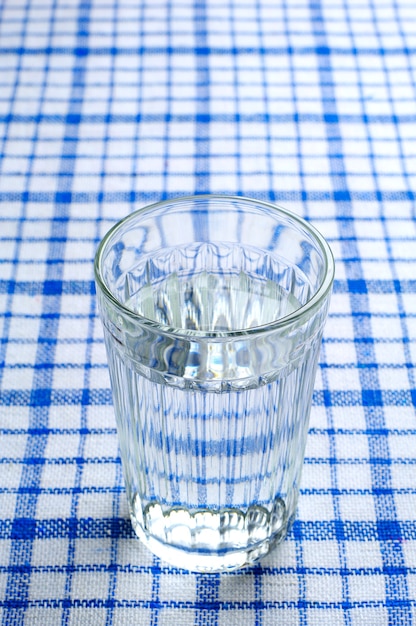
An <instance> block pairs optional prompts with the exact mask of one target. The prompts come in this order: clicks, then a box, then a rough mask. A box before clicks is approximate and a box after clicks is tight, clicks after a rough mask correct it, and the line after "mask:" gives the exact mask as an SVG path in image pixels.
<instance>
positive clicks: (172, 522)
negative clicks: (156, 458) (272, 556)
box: [132, 498, 293, 572]
mask: <svg viewBox="0 0 416 626" xmlns="http://www.w3.org/2000/svg"><path fill="white" fill-rule="evenodd" d="M139 517H142V520H139V519H138V518H137V517H136V516H135V515H134V514H132V525H133V528H134V530H135V532H136V534H137V536H138V537H139V539H141V541H142V542H143V543H144V544H145V545H146V546H147V548H148V549H149V550H150V551H151V552H153V553H154V554H156V556H158V557H159V558H161V559H162V560H164V561H166V562H167V563H170V564H171V565H174V566H175V567H178V568H182V569H186V570H189V571H195V572H223V571H231V570H235V569H239V568H242V567H246V566H249V565H252V564H254V563H255V562H256V561H258V560H259V559H260V558H262V557H264V556H265V555H266V554H268V553H269V552H270V551H271V550H272V549H273V548H274V547H275V546H276V545H277V544H278V543H280V542H281V541H282V540H283V539H284V538H285V536H286V534H287V531H288V528H289V527H290V525H291V521H292V518H293V516H291V518H290V519H289V518H288V517H287V512H286V507H285V504H284V502H283V500H281V499H280V498H279V499H277V500H276V502H275V504H274V507H273V510H272V511H271V512H268V511H267V509H265V508H264V507H262V506H252V507H250V508H249V509H248V510H247V511H246V512H245V513H244V512H243V511H240V510H238V509H231V508H229V509H223V510H219V511H213V510H209V509H206V510H196V511H195V510H193V511H189V510H187V509H185V508H183V507H174V508H171V509H168V510H165V511H163V509H162V507H161V506H160V505H159V504H157V503H152V504H151V505H149V506H147V507H146V510H145V512H144V515H143V516H140V514H139Z"/></svg>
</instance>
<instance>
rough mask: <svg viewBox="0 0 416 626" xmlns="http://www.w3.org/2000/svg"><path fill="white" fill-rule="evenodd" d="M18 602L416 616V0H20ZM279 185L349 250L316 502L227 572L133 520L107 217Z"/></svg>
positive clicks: (2, 185)
mask: <svg viewBox="0 0 416 626" xmlns="http://www.w3.org/2000/svg"><path fill="white" fill-rule="evenodd" d="M0 19H1V28H0V65H1V69H0V154H1V161H0V328H1V331H0V336H1V338H2V339H1V357H0V366H1V369H0V382H1V395H0V468H1V469H0V624H2V626H6V625H7V626H11V625H12V624H13V625H20V624H25V625H30V626H37V625H42V626H49V625H54V626H56V625H71V626H74V625H82V626H88V625H94V626H110V625H117V626H119V625H120V626H122V625H129V626H130V625H135V626H147V625H148V626H168V625H172V624H175V625H177V626H222V625H226V626H236V625H238V626H240V625H241V624H244V625H247V626H272V625H273V626H274V625H276V624H282V625H284V626H292V625H304V626H306V625H307V626H310V625H317V626H318V625H319V626H322V625H330V626H338V625H345V626H359V625H360V626H361V625H362V626H364V625H365V626H368V625H371V626H383V625H409V624H413V623H416V417H415V404H416V390H415V359H416V279H415V269H416V265H415V261H416V245H415V235H416V225H415V193H416V103H415V102H416V8H415V5H414V0H377V1H376V0H194V1H192V0H3V2H2V3H1V4H0ZM195 193H196V194H199V193H221V194H223V193H227V194H236V195H244V196H250V197H254V198H259V199H265V200H271V201H273V202H276V203H277V204H280V205H283V206H285V207H286V208H288V209H290V210H292V211H294V212H296V213H298V214H299V215H301V216H303V217H304V218H306V219H307V220H310V221H311V222H312V223H313V224H314V225H315V226H316V227H317V228H318V229H319V230H320V231H321V232H322V233H323V235H324V236H325V237H326V238H327V239H328V241H329V243H330V245H331V247H332V249H333V251H334V254H335V257H336V262H337V272H336V280H335V284H334V293H333V297H332V302H331V310H330V316H329V320H328V324H327V326H326V329H325V334H324V341H323V346H322V351H321V357H320V364H319V371H318V375H317V380H316V386H315V392H314V396H313V407H312V415H311V421H310V430H309V435H308V443H307V450H306V458H305V463H304V470H303V477H302V486H301V494H300V500H299V508H298V514H297V518H296V520H295V523H294V526H293V528H292V530H291V532H290V534H289V536H288V537H287V539H286V541H285V542H284V543H283V544H282V546H281V547H280V548H279V549H278V550H276V551H275V552H273V553H272V554H270V555H269V556H268V557H267V558H264V559H263V560H262V561H260V562H259V564H257V565H256V566H255V567H252V568H248V569H245V570H241V571H237V572H234V573H227V574H197V573H189V572H185V571H181V570H176V569H174V568H173V567H170V566H168V565H167V564H166V563H164V562H162V561H160V560H159V559H158V558H156V557H153V556H152V555H151V554H150V553H149V552H148V551H147V550H146V549H145V548H144V547H143V546H142V545H141V543H140V542H139V541H138V540H137V539H135V536H134V534H133V531H132V529H131V526H130V522H129V519H128V512H127V505H126V497H125V492H124V486H123V478H122V471H121V465H120V457H119V450H118V444H117V434H116V429H115V421H114V414H113V408H112V402H111V393H110V386H109V377H108V370H107V365H106V356H105V350H104V344H103V335H102V330H101V326H100V323H99V320H98V317H97V311H96V302H95V290H94V284H93V257H94V252H95V249H96V247H97V244H98V242H99V240H100V238H101V237H102V236H103V235H104V233H105V232H106V231H107V230H108V229H109V228H110V227H111V226H112V225H113V224H114V223H115V222H116V221H117V220H118V219H120V218H121V217H123V216H125V215H127V214H128V213H130V212H131V211H132V210H134V209H135V208H138V207H140V206H144V205H146V204H148V203H150V202H153V201H158V200H161V199H163V198H170V197H175V196H180V195H186V194H195Z"/></svg>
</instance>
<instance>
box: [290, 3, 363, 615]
mask: <svg viewBox="0 0 416 626" xmlns="http://www.w3.org/2000/svg"><path fill="white" fill-rule="evenodd" d="M309 6H310V12H311V16H312V25H313V33H314V37H315V42H316V46H317V47H321V46H323V47H326V46H327V34H326V31H325V21H324V18H323V13H322V10H323V9H322V5H321V2H319V0H318V1H316V2H315V1H310V3H309ZM317 62H318V72H319V81H320V90H321V101H322V106H323V111H324V118H325V119H327V120H331V122H329V121H327V122H326V123H325V133H326V145H327V155H328V160H329V167H330V172H331V185H332V192H333V197H334V200H335V201H338V202H339V201H342V202H344V203H349V202H350V200H351V196H350V193H349V190H348V186H347V179H346V168H345V163H344V159H343V150H342V138H341V129H340V126H339V124H338V111H337V104H336V95H335V89H334V79H333V75H332V66H331V58H330V56H327V55H323V56H318V57H317ZM338 224H339V225H341V228H342V224H343V222H338ZM363 287H364V286H363ZM324 350H325V346H323V354H325V352H324ZM321 375H322V381H323V384H324V388H325V389H328V388H329V386H328V383H329V381H328V376H327V370H326V368H321ZM326 411H327V419H328V425H329V430H328V435H327V437H328V441H329V456H330V460H331V461H332V462H333V463H332V464H331V488H332V502H333V510H334V516H335V519H336V520H339V519H341V510H340V498H339V491H338V475H337V468H336V465H335V463H334V461H335V459H336V437H335V434H334V432H333V431H334V426H335V424H334V415H333V411H332V403H331V402H328V403H326ZM331 430H332V432H331ZM300 549H301V548H300ZM337 550H338V558H339V563H340V568H341V570H343V571H345V570H346V569H347V565H348V563H347V560H346V546H345V539H344V538H343V537H342V535H340V534H339V535H338V536H337ZM341 586H342V602H343V614H344V624H345V626H349V625H350V624H351V596H350V591H349V586H348V577H346V576H344V577H342V579H341Z"/></svg>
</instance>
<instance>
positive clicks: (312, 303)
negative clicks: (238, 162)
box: [94, 194, 335, 340]
mask: <svg viewBox="0 0 416 626" xmlns="http://www.w3.org/2000/svg"><path fill="white" fill-rule="evenodd" d="M203 200H205V201H209V200H218V201H221V202H224V201H225V202H227V201H228V202H241V203H244V204H249V205H257V206H259V207H260V208H265V209H268V210H272V211H273V212H275V213H276V212H277V213H280V214H282V215H284V216H285V217H288V218H290V219H292V220H293V221H294V222H296V223H297V224H298V226H300V227H301V228H302V229H303V230H304V231H306V232H308V234H309V235H310V236H311V237H312V238H313V239H314V241H316V242H317V243H318V245H319V247H320V249H321V251H322V256H323V259H324V261H325V265H326V267H325V273H324V278H323V280H322V282H321V284H320V285H319V287H318V289H316V291H315V293H314V295H313V296H312V297H311V298H310V299H309V300H308V301H307V302H305V304H303V305H302V306H300V307H299V308H298V309H295V311H293V312H292V313H290V314H289V315H285V316H283V317H280V318H278V319H277V320H274V321H272V322H268V323H267V324H262V325H260V326H253V327H251V328H241V329H237V330H226V331H223V330H221V331H207V330H194V329H186V328H180V327H176V326H168V325H165V324H161V323H160V322H157V321H155V320H152V319H151V318H148V317H145V316H143V315H140V314H139V313H136V312H135V311H133V310H132V309H130V308H128V307H126V306H125V305H124V304H123V303H122V302H120V301H119V300H118V299H117V298H116V297H115V296H114V295H113V293H112V292H111V291H110V289H109V288H108V287H107V285H106V283H105V281H104V279H103V277H102V272H101V268H102V259H103V255H104V252H105V249H106V246H107V244H108V242H109V241H110V239H112V238H113V236H114V235H115V234H116V233H117V231H118V230H120V229H121V228H123V226H125V224H126V223H127V222H129V221H133V220H135V219H136V217H138V216H139V215H140V214H142V213H143V214H144V213H148V212H150V211H153V210H155V209H159V208H163V207H164V206H167V205H171V204H176V205H177V204H179V203H180V202H181V203H186V202H200V201H203ZM94 275H95V280H96V283H97V285H98V287H99V289H100V290H101V292H102V294H103V295H104V296H105V297H106V298H107V299H108V300H109V301H110V302H111V303H112V304H113V305H114V306H115V307H116V308H118V309H120V310H121V311H122V313H123V314H124V315H127V316H128V317H130V318H131V319H132V320H134V321H135V322H136V323H140V324H142V325H144V326H146V327H150V328H152V329H153V330H155V331H157V332H159V333H160V334H164V335H170V336H174V337H178V338H182V339H184V338H187V339H192V338H195V340H198V339H199V340H201V339H203V338H207V339H215V338H218V339H227V338H228V339H231V338H234V337H242V336H245V337H246V336H252V335H260V334H266V333H269V332H272V331H274V330H280V329H283V328H284V327H286V326H292V324H294V323H296V322H299V321H303V322H305V321H306V320H307V319H309V317H310V315H312V313H313V311H314V310H315V309H317V308H319V305H320V304H321V302H322V301H323V300H324V299H325V298H326V296H327V295H328V293H329V292H330V290H331V287H332V283H333V280H334V275H335V260H334V256H333V253H332V250H331V248H330V246H329V244H328V242H327V241H326V239H325V238H324V236H323V235H321V233H320V232H319V230H318V229H317V228H316V227H315V226H313V225H312V224H310V223H309V222H307V221H306V220H305V219H304V218H302V217H300V216H299V215H297V214H296V213H293V212H292V211H289V210H288V209H285V208H284V207H281V206H280V205H277V204H274V203H272V202H267V201H264V200H256V199H255V198H247V197H245V196H231V195H226V194H224V195H222V194H197V195H190V196H175V197H174V198H170V199H167V200H161V201H159V202H154V203H152V204H147V205H145V206H143V207H141V208H139V209H136V210H135V211H132V212H131V213H129V214H128V215H126V216H125V217H124V218H122V219H121V220H119V221H118V222H116V223H115V224H114V225H113V226H112V227H111V228H110V229H109V230H108V231H107V233H106V234H105V235H104V237H103V238H102V239H101V241H100V243H99V245H98V248H97V251H96V254H95V259H94Z"/></svg>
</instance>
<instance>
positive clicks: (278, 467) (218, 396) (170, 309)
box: [95, 195, 334, 572]
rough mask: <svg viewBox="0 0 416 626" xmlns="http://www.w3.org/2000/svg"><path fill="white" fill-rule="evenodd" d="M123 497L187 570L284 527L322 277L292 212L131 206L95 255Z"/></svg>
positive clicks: (239, 563)
mask: <svg viewBox="0 0 416 626" xmlns="http://www.w3.org/2000/svg"><path fill="white" fill-rule="evenodd" d="M95 276H96V285H97V297H98V303H99V309H100V314H101V319H102V323H103V327H104V338H105V344H106V349H107V356H108V363H109V371H110V378H111V387H112V393H113V401H114V410H115V415H116V421H117V430H118V436H119V444H120V450H121V460H122V467H123V473H124V479H125V486H126V492H127V498H128V503H129V510H130V515H131V520H132V525H133V528H134V530H135V532H136V534H137V535H138V537H139V538H140V539H141V540H142V541H143V542H144V544H145V545H146V546H148V548H149V549H150V550H151V551H152V552H153V553H154V554H156V555H158V556H159V557H161V558H162V559H164V560H165V561H167V562H169V563H171V564H173V565H175V566H178V567H181V568H185V569H188V570H193V571H200V572H210V571H224V570H232V569H236V568H239V567H243V566H245V565H248V564H251V563H253V562H255V561H256V560H257V559H259V558H261V557H262V556H263V555H265V554H267V553H268V552H269V551H270V550H271V549H272V548H273V546H275V545H276V544H278V543H279V542H281V541H282V540H283V538H284V537H285V536H286V534H287V532H288V529H289V528H290V525H291V523H292V521H293V519H294V516H295V513H296V503H297V499H298V493H299V481H300V477H301V469H302V465H303V458H304V449H305V441H306V436H307V430H308V421H309V414H310V407H311V401H312V392H313V385H314V379H315V372H316V367H317V362H318V356H319V348H320V343H321V337H322V331H323V327H324V323H325V320H326V317H327V310H328V304H329V298H330V292H331V287H332V282H333V276H334V262H333V257H332V254H331V251H330V248H329V246H328V244H327V243H326V241H325V240H324V238H323V237H322V236H321V235H320V234H319V232H318V231H317V230H316V229H315V228H314V227H313V226H312V225H311V224H309V223H307V222H306V221H304V220H303V219H301V218H300V217H298V216H297V215H295V214H293V213H291V212H289V211H287V210H285V209H283V208H280V207H277V206H275V205H273V204H269V203H267V202H262V201H259V200H250V199H247V198H242V197H227V196H214V195H213V196H194V197H187V198H177V199H173V200H167V201H165V202H160V203H157V204H153V205H151V206H147V207H145V208H142V209H139V210H138V211H135V212H133V213H132V214H131V215H129V216H127V217H126V218H125V219H124V220H122V221H120V222H119V223H118V224H116V225H115V226H114V227H113V228H112V229H111V230H110V231H109V232H108V233H107V235H106V236H105V237H104V239H103V240H102V242H101V244H100V246H99V248H98V251H97V254H96V260H95Z"/></svg>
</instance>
